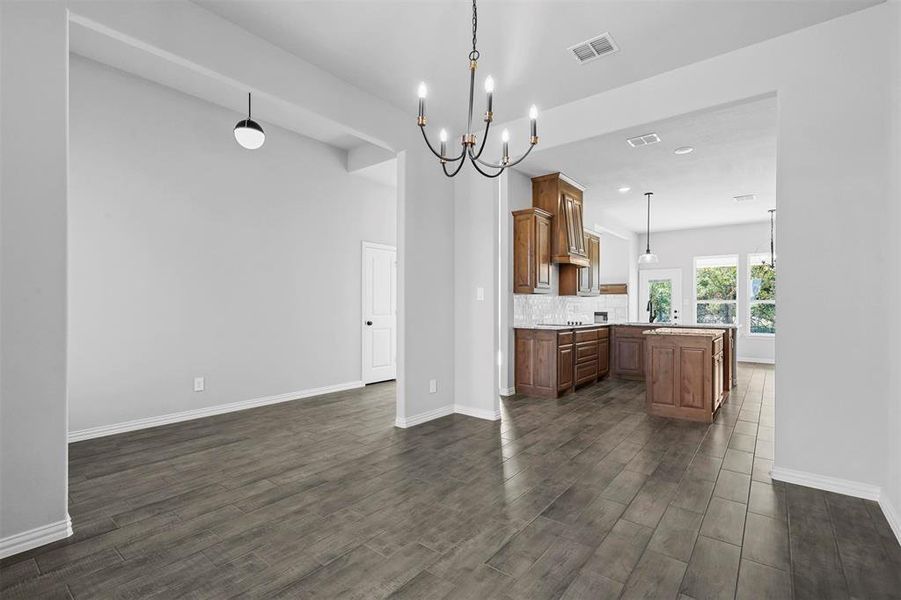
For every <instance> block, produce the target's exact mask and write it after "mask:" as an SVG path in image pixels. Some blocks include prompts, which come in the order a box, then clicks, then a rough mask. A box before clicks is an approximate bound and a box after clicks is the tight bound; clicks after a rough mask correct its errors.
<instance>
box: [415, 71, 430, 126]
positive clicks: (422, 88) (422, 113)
mask: <svg viewBox="0 0 901 600" xmlns="http://www.w3.org/2000/svg"><path fill="white" fill-rule="evenodd" d="M418 92H419V117H418V118H417V119H416V123H417V124H418V125H419V126H420V127H423V126H424V125H425V97H426V96H427V95H428V93H429V90H428V88H426V87H425V82H423V83H420V84H419V90H418Z"/></svg>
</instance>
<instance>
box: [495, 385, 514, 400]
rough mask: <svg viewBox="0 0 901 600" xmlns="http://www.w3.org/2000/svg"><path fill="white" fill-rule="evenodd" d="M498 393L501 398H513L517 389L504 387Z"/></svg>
mask: <svg viewBox="0 0 901 600" xmlns="http://www.w3.org/2000/svg"><path fill="white" fill-rule="evenodd" d="M498 391H499V392H500V395H501V396H504V397H505V398H506V397H507V396H512V395H513V394H515V393H516V388H515V387H508V388H505V387H502V388H501V389H500V390H498Z"/></svg>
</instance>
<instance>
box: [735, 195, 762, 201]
mask: <svg viewBox="0 0 901 600" xmlns="http://www.w3.org/2000/svg"><path fill="white" fill-rule="evenodd" d="M732 199H733V200H735V201H736V202H751V201H752V200H757V196H755V195H754V194H745V195H743V196H733V197H732Z"/></svg>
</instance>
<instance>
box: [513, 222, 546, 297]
mask: <svg viewBox="0 0 901 600" xmlns="http://www.w3.org/2000/svg"><path fill="white" fill-rule="evenodd" d="M551 223H552V221H551V214H550V213H549V212H547V211H545V210H542V209H540V208H527V209H524V210H517V211H513V293H514V294H547V293H548V292H550V291H551V236H552V230H551Z"/></svg>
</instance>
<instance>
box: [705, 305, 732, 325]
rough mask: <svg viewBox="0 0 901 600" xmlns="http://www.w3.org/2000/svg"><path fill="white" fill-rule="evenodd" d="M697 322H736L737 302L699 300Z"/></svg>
mask: <svg viewBox="0 0 901 600" xmlns="http://www.w3.org/2000/svg"><path fill="white" fill-rule="evenodd" d="M696 318H697V323H699V324H708V323H723V324H727V323H735V304H734V303H732V302H729V303H716V304H713V303H706V302H698V314H697V315H696Z"/></svg>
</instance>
